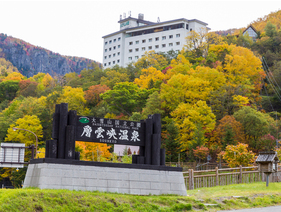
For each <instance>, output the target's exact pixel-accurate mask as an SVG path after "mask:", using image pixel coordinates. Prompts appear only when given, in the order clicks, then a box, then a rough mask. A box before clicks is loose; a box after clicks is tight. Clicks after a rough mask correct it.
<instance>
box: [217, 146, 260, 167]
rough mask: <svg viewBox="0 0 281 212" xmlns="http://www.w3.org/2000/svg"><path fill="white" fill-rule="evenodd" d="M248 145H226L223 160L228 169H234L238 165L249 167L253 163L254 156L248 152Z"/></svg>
mask: <svg viewBox="0 0 281 212" xmlns="http://www.w3.org/2000/svg"><path fill="white" fill-rule="evenodd" d="M247 148H248V144H243V143H238V145H236V146H234V145H228V146H227V147H226V149H225V152H224V153H223V159H224V160H225V161H226V162H227V163H228V165H229V167H231V168H234V167H238V166H240V165H242V166H246V167H247V166H250V165H251V164H252V163H253V162H254V161H255V154H254V153H253V152H252V151H248V149H247Z"/></svg>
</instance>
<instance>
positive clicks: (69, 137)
mask: <svg viewBox="0 0 281 212" xmlns="http://www.w3.org/2000/svg"><path fill="white" fill-rule="evenodd" d="M64 158H65V159H75V126H72V125H68V126H66V136H65V155H64Z"/></svg>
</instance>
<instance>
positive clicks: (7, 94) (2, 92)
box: [0, 80, 19, 102]
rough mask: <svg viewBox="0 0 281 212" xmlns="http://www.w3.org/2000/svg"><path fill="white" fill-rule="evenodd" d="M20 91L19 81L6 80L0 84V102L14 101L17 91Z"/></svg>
mask: <svg viewBox="0 0 281 212" xmlns="http://www.w3.org/2000/svg"><path fill="white" fill-rule="evenodd" d="M18 90H19V81H17V80H6V81H2V82H1V83H0V102H2V101H4V100H6V99H7V100H9V101H11V100H13V99H14V98H15V97H16V95H17V91H18Z"/></svg>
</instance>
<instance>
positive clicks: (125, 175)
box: [23, 163, 187, 196]
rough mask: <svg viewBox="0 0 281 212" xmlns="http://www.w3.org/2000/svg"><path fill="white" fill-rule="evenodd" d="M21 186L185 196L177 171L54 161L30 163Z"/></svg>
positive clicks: (181, 180) (182, 182) (181, 178)
mask: <svg viewBox="0 0 281 212" xmlns="http://www.w3.org/2000/svg"><path fill="white" fill-rule="evenodd" d="M23 187H24V188H27V187H38V188H41V189H69V190H82V191H86V190H87V191H104V192H117V193H126V194H138V195H149V194H152V195H160V194H178V195H182V196H186V195H187V194H186V188H185V184H184V179H183V174H182V172H179V171H169V170H168V171H167V170H151V169H137V168H118V167H102V166H85V165H73V164H54V163H37V164H30V165H29V166H28V169H27V173H26V177H25V180H24V185H23Z"/></svg>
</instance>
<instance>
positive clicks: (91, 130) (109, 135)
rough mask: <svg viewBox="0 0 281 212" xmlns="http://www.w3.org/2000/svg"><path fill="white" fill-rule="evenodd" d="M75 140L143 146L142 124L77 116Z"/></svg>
mask: <svg viewBox="0 0 281 212" xmlns="http://www.w3.org/2000/svg"><path fill="white" fill-rule="evenodd" d="M76 126H77V127H76V140H77V141H89V142H99V143H111V144H123V145H131V146H144V123H141V122H135V121H125V120H117V119H105V118H95V117H86V116H78V117H77V124H76Z"/></svg>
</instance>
